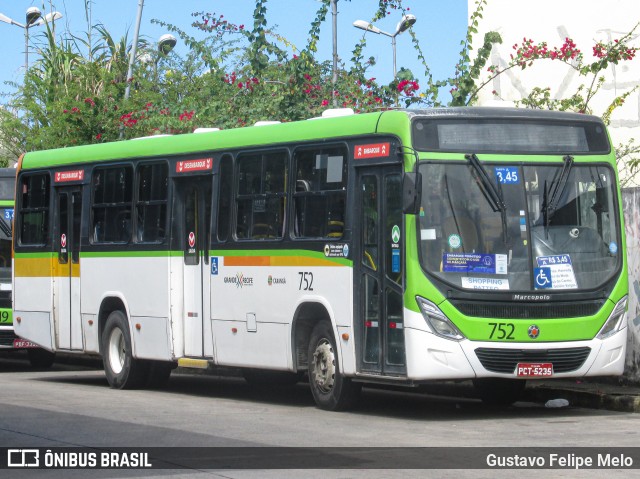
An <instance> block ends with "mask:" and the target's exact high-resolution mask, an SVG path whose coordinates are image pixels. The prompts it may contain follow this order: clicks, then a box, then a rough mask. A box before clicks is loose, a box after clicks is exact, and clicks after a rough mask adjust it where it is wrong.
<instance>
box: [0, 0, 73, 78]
mask: <svg viewBox="0 0 640 479" xmlns="http://www.w3.org/2000/svg"><path fill="white" fill-rule="evenodd" d="M59 18H62V14H61V13H60V12H51V13H47V14H46V15H45V16H44V17H43V16H42V12H40V9H39V8H38V7H29V8H28V9H27V12H26V14H25V20H26V22H25V24H24V25H23V24H22V23H19V22H16V21H15V20H13V19H11V18H9V17H7V16H6V15H3V14H2V13H0V22H5V23H8V24H9V25H15V26H17V27H20V28H23V29H24V71H25V75H26V73H27V70H28V69H29V29H30V28H31V27H37V26H39V25H44V24H45V23H50V22H53V21H54V20H58V19H59Z"/></svg>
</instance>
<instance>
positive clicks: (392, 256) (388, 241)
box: [383, 175, 402, 284]
mask: <svg viewBox="0 0 640 479" xmlns="http://www.w3.org/2000/svg"><path fill="white" fill-rule="evenodd" d="M384 193H385V205H386V209H387V213H386V216H385V224H384V228H385V229H384V238H383V241H384V247H385V249H386V251H385V256H386V259H385V264H386V269H385V271H386V274H387V277H388V278H389V279H391V280H392V281H394V282H396V283H398V284H402V250H401V245H402V238H401V232H402V178H401V176H400V175H387V176H386V177H385V179H384Z"/></svg>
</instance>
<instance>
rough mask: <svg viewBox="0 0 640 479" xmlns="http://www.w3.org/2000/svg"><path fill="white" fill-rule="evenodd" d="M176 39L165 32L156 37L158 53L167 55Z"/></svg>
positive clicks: (174, 44)
mask: <svg viewBox="0 0 640 479" xmlns="http://www.w3.org/2000/svg"><path fill="white" fill-rule="evenodd" d="M176 41H177V40H176V37H174V36H173V35H171V34H170V33H165V34H164V35H162V36H161V37H160V38H159V39H158V53H162V54H163V55H167V54H168V53H169V52H170V51H171V50H173V47H175V46H176Z"/></svg>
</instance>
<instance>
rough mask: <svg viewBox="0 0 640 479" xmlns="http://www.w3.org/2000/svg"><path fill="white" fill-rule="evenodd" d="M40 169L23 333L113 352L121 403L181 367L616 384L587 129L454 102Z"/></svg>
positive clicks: (19, 325)
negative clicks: (126, 393) (123, 392)
mask: <svg viewBox="0 0 640 479" xmlns="http://www.w3.org/2000/svg"><path fill="white" fill-rule="evenodd" d="M330 113H331V114H329V115H326V117H323V118H320V119H314V120H313V121H299V122H292V123H283V124H267V125H261V126H253V127H247V128H240V129H234V130H224V131H208V132H203V133H194V134H187V135H179V136H169V137H152V138H145V139H139V140H135V141H124V142H116V143H110V144H102V145H91V146H80V147H74V148H64V149H58V150H51V151H39V152H33V153H27V154H26V155H25V156H24V158H23V159H22V161H21V162H20V165H19V171H18V183H17V184H18V192H19V194H18V195H17V198H16V219H15V222H16V223H15V224H16V235H15V241H14V282H13V287H14V292H15V294H14V310H15V315H16V331H17V333H18V334H19V335H20V336H22V337H24V338H26V339H29V340H30V341H33V342H35V343H37V344H39V345H41V346H43V347H44V348H46V349H48V350H51V351H65V352H68V353H74V352H77V353H89V354H100V355H102V357H103V360H104V368H105V372H106V376H107V378H108V381H109V383H110V385H111V386H112V387H114V388H130V387H140V386H144V385H148V384H158V383H161V382H162V381H164V380H165V379H167V378H168V377H169V374H170V372H171V368H172V367H173V366H174V365H175V364H181V365H186V366H189V365H192V366H202V365H204V366H207V365H216V366H225V367H227V366H228V367H234V368H244V370H246V371H247V373H248V374H247V377H248V378H252V379H257V380H262V381H266V382H269V381H273V382H274V383H275V382H279V381H281V380H286V379H288V378H293V379H294V380H295V379H297V378H298V377H299V375H300V374H302V373H304V372H307V373H308V376H309V384H310V388H311V391H312V393H313V396H314V399H315V401H316V403H317V405H318V406H319V407H321V408H324V409H330V410H337V409H343V408H346V407H348V406H350V405H352V404H353V403H354V401H355V399H356V398H357V396H358V393H359V390H360V387H361V385H362V384H363V383H373V384H376V383H377V384H387V385H389V384H391V385H407V386H413V385H417V384H420V383H423V382H426V381H430V380H458V379H459V380H464V379H472V380H474V382H475V385H476V386H477V389H478V391H479V394H480V396H481V397H482V398H483V399H484V400H486V401H490V402H496V403H510V402H513V401H514V400H516V399H517V397H518V394H519V393H520V391H521V389H522V387H523V385H524V383H525V381H526V380H527V379H536V378H545V379H548V378H567V377H582V376H593V375H596V376H602V375H619V374H621V373H622V372H623V367H624V359H625V348H626V336H627V329H626V325H627V323H626V304H627V290H628V282H627V266H626V259H625V247H624V245H625V239H624V228H623V217H622V212H621V201H620V191H619V187H618V182H617V173H616V169H615V155H614V152H613V149H612V147H611V143H610V140H609V137H608V134H607V131H606V129H605V126H604V125H603V123H602V121H601V120H600V119H598V118H596V117H593V116H588V115H577V114H570V113H559V112H548V111H533V110H518V109H500V108H494V109H491V108H462V109H433V110H424V111H419V110H415V111H414V110H408V111H399V110H398V111H384V112H379V113H368V114H359V115H353V114H343V113H345V112H335V111H334V112H330Z"/></svg>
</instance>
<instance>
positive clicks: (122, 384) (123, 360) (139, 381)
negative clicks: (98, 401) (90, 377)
mask: <svg viewBox="0 0 640 479" xmlns="http://www.w3.org/2000/svg"><path fill="white" fill-rule="evenodd" d="M102 362H103V364H104V372H105V374H106V376H107V381H109V386H111V387H112V388H113V389H135V388H138V387H140V386H142V385H143V384H144V383H145V381H146V380H147V372H148V368H149V365H148V364H147V363H145V362H144V361H142V360H139V359H135V358H134V357H133V354H132V349H131V334H130V333H129V323H128V321H127V318H126V316H125V315H124V313H123V312H122V311H118V310H116V311H113V312H112V313H111V314H110V315H109V317H108V318H107V324H106V325H105V328H104V331H103V333H102Z"/></svg>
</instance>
